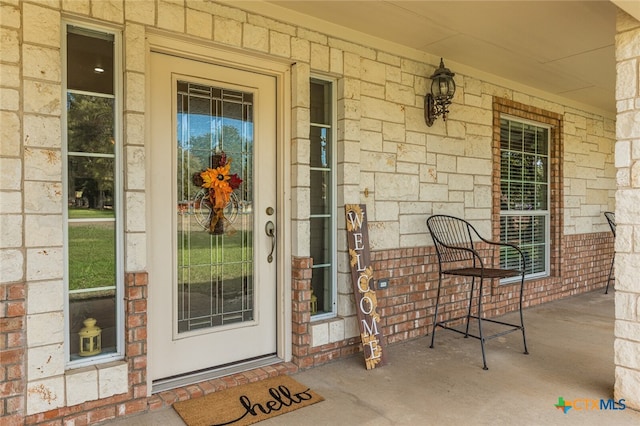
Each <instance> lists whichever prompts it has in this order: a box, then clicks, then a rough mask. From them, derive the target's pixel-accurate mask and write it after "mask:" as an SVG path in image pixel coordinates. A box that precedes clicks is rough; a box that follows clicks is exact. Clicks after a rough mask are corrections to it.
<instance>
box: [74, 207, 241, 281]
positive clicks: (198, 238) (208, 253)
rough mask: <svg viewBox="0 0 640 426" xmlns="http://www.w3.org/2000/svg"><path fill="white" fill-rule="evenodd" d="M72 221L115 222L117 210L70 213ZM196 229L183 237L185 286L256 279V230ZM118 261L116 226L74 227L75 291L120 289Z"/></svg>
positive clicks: (86, 224) (180, 268) (181, 263)
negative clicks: (227, 232)
mask: <svg viewBox="0 0 640 426" xmlns="http://www.w3.org/2000/svg"><path fill="white" fill-rule="evenodd" d="M69 217H70V218H72V219H107V218H113V211H110V210H89V209H69ZM191 229H192V230H191V231H185V232H179V233H178V275H179V279H178V281H179V282H180V283H188V284H192V285H198V284H209V283H210V282H211V281H212V280H213V281H216V280H225V281H226V280H233V279H237V278H239V277H242V276H243V275H247V276H251V275H253V263H252V258H253V250H252V232H251V231H246V232H241V231H238V232H236V233H235V234H233V235H231V236H229V235H225V236H221V237H216V236H211V235H209V233H208V232H207V231H205V230H203V229H202V228H201V227H198V226H193V227H191ZM223 243H224V244H223ZM243 243H244V244H243ZM187 247H189V248H187ZM115 259H116V253H115V222H112V221H105V222H93V221H92V222H70V223H69V289H70V290H79V289H91V288H98V287H109V286H115V283H116V281H115V274H116V266H115V265H116V264H115Z"/></svg>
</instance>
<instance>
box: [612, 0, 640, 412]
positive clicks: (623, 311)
mask: <svg viewBox="0 0 640 426" xmlns="http://www.w3.org/2000/svg"><path fill="white" fill-rule="evenodd" d="M616 60H617V62H618V63H617V82H616V100H617V107H618V120H617V125H616V138H617V142H616V149H615V153H616V155H615V164H616V167H617V169H618V170H617V181H618V192H617V193H616V222H617V227H616V266H615V267H616V282H615V287H616V294H615V297H616V323H615V335H616V339H615V344H614V349H615V364H616V370H615V371H616V384H615V389H614V393H615V398H616V399H619V398H624V399H625V401H626V404H627V407H631V408H635V409H640V355H639V354H640V280H639V279H638V271H639V270H640V245H639V244H638V241H640V69H639V67H640V21H638V20H636V19H634V18H633V17H631V16H629V15H627V14H626V13H624V12H622V11H618V19H617V35H616Z"/></svg>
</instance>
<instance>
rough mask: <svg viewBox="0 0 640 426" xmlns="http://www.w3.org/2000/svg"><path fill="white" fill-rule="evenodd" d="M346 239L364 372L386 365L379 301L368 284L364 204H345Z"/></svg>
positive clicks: (369, 269) (369, 273)
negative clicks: (379, 326) (379, 327)
mask: <svg viewBox="0 0 640 426" xmlns="http://www.w3.org/2000/svg"><path fill="white" fill-rule="evenodd" d="M345 211H346V216H347V217H346V218H347V239H348V244H349V263H350V265H351V279H352V281H353V289H354V294H355V297H356V305H357V313H358V321H359V323H360V337H361V339H362V347H363V352H364V358H365V365H366V367H367V370H370V369H373V368H375V367H376V366H382V365H384V364H385V352H384V351H383V348H382V333H381V332H380V330H379V329H378V323H379V322H380V314H379V313H378V312H377V311H376V308H377V307H378V300H377V298H376V293H375V291H374V290H373V289H372V288H371V286H370V283H371V280H372V279H373V270H372V268H371V265H370V259H369V244H368V243H369V235H368V231H367V221H366V218H365V214H366V206H365V205H364V204H360V205H358V204H347V205H346V206H345Z"/></svg>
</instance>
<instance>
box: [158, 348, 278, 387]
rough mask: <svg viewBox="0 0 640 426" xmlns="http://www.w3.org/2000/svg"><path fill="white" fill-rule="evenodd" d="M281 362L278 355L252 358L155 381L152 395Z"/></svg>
mask: <svg viewBox="0 0 640 426" xmlns="http://www.w3.org/2000/svg"><path fill="white" fill-rule="evenodd" d="M279 362H283V360H282V358H279V357H278V356H276V355H266V356H263V357H259V358H251V359H248V360H245V361H240V362H236V363H233V364H227V365H223V366H221V367H214V368H209V369H206V370H199V371H194V372H191V373H185V374H181V375H179V376H173V377H167V378H165V379H158V380H154V381H153V383H152V384H151V394H155V393H158V392H164V391H168V390H171V389H175V388H180V387H183V386H189V385H193V384H195V383H200V382H204V381H206V380H212V379H217V378H220V377H224V376H230V375H232V374H237V373H242V372H244V371H248V370H253V369H255V368H261V367H266V366H268V365H273V364H277V363H279Z"/></svg>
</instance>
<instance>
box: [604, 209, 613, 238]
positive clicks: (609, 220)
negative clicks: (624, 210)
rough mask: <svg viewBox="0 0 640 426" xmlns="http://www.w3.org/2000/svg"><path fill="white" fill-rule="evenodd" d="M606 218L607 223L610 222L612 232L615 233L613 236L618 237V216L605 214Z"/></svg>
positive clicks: (609, 213) (610, 213) (611, 213)
mask: <svg viewBox="0 0 640 426" xmlns="http://www.w3.org/2000/svg"><path fill="white" fill-rule="evenodd" d="M604 217H606V218H607V222H609V227H610V228H611V232H613V236H614V237H615V236H616V214H615V213H614V212H604Z"/></svg>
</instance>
